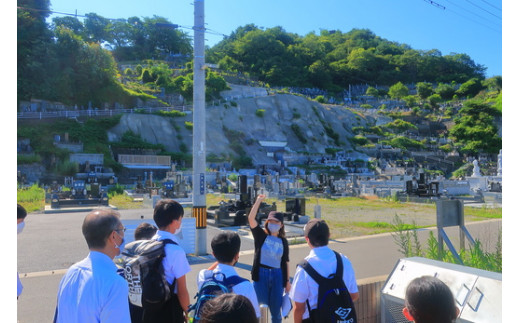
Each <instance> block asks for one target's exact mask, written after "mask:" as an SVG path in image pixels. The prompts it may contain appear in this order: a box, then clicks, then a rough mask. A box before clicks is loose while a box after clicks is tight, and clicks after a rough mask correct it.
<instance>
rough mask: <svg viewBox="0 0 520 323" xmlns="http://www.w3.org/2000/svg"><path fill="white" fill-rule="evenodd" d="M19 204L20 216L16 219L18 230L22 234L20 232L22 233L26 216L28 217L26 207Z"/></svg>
mask: <svg viewBox="0 0 520 323" xmlns="http://www.w3.org/2000/svg"><path fill="white" fill-rule="evenodd" d="M17 205H18V210H17V213H18V217H17V220H16V226H17V232H18V234H20V233H22V231H23V228H24V227H25V218H26V217H27V211H25V208H24V207H23V206H21V205H20V204H17Z"/></svg>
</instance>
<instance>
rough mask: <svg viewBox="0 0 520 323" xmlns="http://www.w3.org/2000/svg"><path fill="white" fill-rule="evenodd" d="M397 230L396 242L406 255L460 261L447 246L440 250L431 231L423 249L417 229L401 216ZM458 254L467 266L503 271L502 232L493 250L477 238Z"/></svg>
mask: <svg viewBox="0 0 520 323" xmlns="http://www.w3.org/2000/svg"><path fill="white" fill-rule="evenodd" d="M394 222H395V223H394V228H395V232H394V233H392V237H393V238H394V242H395V243H396V244H397V246H398V248H399V252H400V253H402V254H403V255H404V256H405V257H424V258H429V259H435V260H441V261H444V262H449V263H458V261H457V259H456V257H455V255H453V254H452V253H451V252H447V251H446V249H447V248H446V246H445V248H443V249H442V250H439V247H438V244H439V242H438V240H437V239H436V238H435V235H434V234H433V232H432V231H430V235H429V238H428V241H427V243H426V244H427V248H426V250H423V249H422V246H421V243H420V241H419V239H418V236H417V230H415V229H410V225H409V224H406V223H403V221H402V220H401V219H400V218H399V216H397V215H396V216H395V219H394ZM458 256H459V257H460V259H461V260H462V262H463V263H464V265H465V266H468V267H473V268H479V269H483V270H488V271H494V272H500V273H501V272H502V232H501V231H500V232H499V233H498V241H497V243H496V246H495V250H494V251H493V252H487V251H484V250H483V249H482V243H481V242H480V241H479V240H478V239H476V240H475V244H474V245H472V246H470V248H469V249H461V250H459V252H458Z"/></svg>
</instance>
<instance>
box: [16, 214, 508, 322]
mask: <svg viewBox="0 0 520 323" xmlns="http://www.w3.org/2000/svg"><path fill="white" fill-rule="evenodd" d="M120 213H121V219H122V222H123V224H124V225H125V226H127V227H135V225H137V223H139V222H140V221H147V222H149V221H151V222H152V223H153V220H152V210H151V209H150V210H141V209H140V210H122V211H120ZM86 214H87V212H74V213H59V214H29V215H28V217H27V218H26V226H25V229H24V231H23V233H22V234H19V235H18V241H17V242H18V246H17V260H18V263H17V269H18V272H19V273H20V277H21V281H22V284H23V285H24V291H23V293H22V295H21V296H20V298H19V300H18V302H17V320H18V322H23V323H33V322H51V321H52V317H53V314H54V308H55V305H56V294H57V289H58V284H59V281H60V279H61V277H62V276H63V275H64V273H65V272H66V270H67V268H68V267H69V266H70V265H72V264H73V263H75V262H77V261H79V260H81V259H83V258H84V257H85V256H86V255H87V254H88V248H87V246H86V243H85V241H84V238H83V236H82V233H81V224H82V222H83V219H84V217H85V215H86ZM141 216H142V217H143V218H142V219H141ZM185 216H186V217H188V216H190V214H186V215H185ZM466 226H467V228H468V230H469V231H470V233H471V235H472V236H473V238H475V239H479V240H480V241H482V242H483V245H484V248H487V249H489V250H493V249H494V246H495V244H496V241H497V237H498V232H499V231H501V228H502V220H489V221H482V222H477V223H468V224H466ZM231 229H233V230H237V228H231ZM430 230H434V233H435V235H436V232H435V231H436V230H435V229H434V228H432V229H423V230H421V231H420V232H419V238H420V240H421V241H422V243H423V246H424V245H425V242H426V239H427V238H428V234H429V231H430ZM239 231H240V233H241V237H242V248H241V256H240V259H239V263H238V264H237V271H238V273H239V275H241V276H243V277H246V278H250V270H251V265H252V263H253V241H252V238H251V236H250V234H248V231H249V230H248V229H247V227H243V228H242V229H240V230H239ZM217 232H219V229H217V228H214V227H211V226H208V229H207V250H208V252H210V251H211V247H210V241H211V237H212V236H213V235H214V234H215V233H217ZM447 232H448V235H449V237H450V239H452V242H453V244H454V245H455V246H458V245H459V242H458V238H459V234H458V230H457V228H449V229H448V230H447ZM129 235H133V233H132V232H131V230H127V233H126V236H125V241H127V242H129V241H130V240H131V237H130V236H129ZM330 246H331V248H332V249H334V250H337V251H339V252H341V253H343V254H345V255H347V256H348V257H349V258H350V260H351V261H352V264H353V266H354V270H355V272H356V278H357V279H358V280H360V279H364V278H372V277H376V276H385V275H386V276H388V275H389V274H390V273H391V271H392V270H393V268H394V265H395V264H396V263H397V261H398V260H399V259H400V258H402V257H403V256H402V255H401V254H400V253H399V251H398V247H397V245H396V243H395V242H394V239H393V237H392V235H391V234H379V235H373V236H366V237H356V238H346V239H341V240H338V241H331V243H330ZM308 253H309V247H308V246H307V245H306V244H300V245H291V247H290V259H291V264H290V275H291V277H292V276H293V275H294V271H295V266H296V264H297V263H298V262H299V261H300V260H301V259H303V258H304V257H305V256H306V255H307V254H308ZM189 261H190V264H191V268H192V271H191V272H190V273H188V275H187V282H188V290H189V292H190V295H191V296H190V297H193V296H194V295H195V293H196V277H197V274H198V272H199V271H200V270H201V269H204V268H207V267H208V266H209V265H210V264H211V263H212V262H213V261H214V259H213V257H212V256H200V257H197V256H190V257H189ZM287 321H292V318H291V317H289V319H288V320H287Z"/></svg>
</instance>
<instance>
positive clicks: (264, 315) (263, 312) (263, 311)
mask: <svg viewBox="0 0 520 323" xmlns="http://www.w3.org/2000/svg"><path fill="white" fill-rule="evenodd" d="M268 313H269V307H268V306H267V305H266V304H260V323H267V322H268Z"/></svg>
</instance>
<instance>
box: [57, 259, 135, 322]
mask: <svg viewBox="0 0 520 323" xmlns="http://www.w3.org/2000/svg"><path fill="white" fill-rule="evenodd" d="M57 306H58V308H57V310H58V316H57V320H56V322H58V323H59V322H63V323H74V322H78V323H80V322H85V323H92V322H107V323H112V322H128V323H129V322H130V310H129V307H128V285H127V283H126V281H125V280H124V279H123V277H121V276H119V275H118V274H117V267H116V265H115V264H114V263H113V262H112V259H110V257H109V256H107V255H105V254H104V253H101V252H97V251H91V252H90V253H89V255H88V256H87V258H85V259H83V260H81V261H80V262H78V263H76V264H74V265H72V266H71V267H70V268H69V270H68V271H67V273H66V274H65V276H63V278H62V279H61V282H60V286H59V289H58V305H57Z"/></svg>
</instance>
